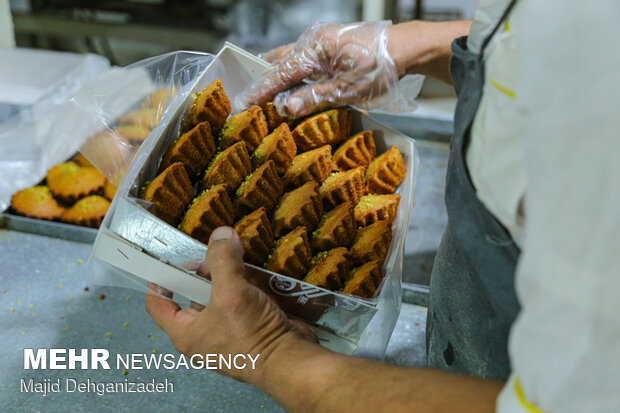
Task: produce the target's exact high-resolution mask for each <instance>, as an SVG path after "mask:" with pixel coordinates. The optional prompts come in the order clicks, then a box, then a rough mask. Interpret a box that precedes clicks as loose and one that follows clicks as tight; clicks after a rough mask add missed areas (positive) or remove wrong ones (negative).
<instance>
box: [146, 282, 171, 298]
mask: <svg viewBox="0 0 620 413" xmlns="http://www.w3.org/2000/svg"><path fill="white" fill-rule="evenodd" d="M146 293H147V294H156V295H161V296H164V297H167V298H172V294H173V293H172V291H170V290H167V289H165V288H164V287H161V286H159V285H157V284H154V283H151V282H150V283H147V286H146Z"/></svg>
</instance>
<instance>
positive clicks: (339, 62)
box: [237, 21, 406, 117]
mask: <svg viewBox="0 0 620 413" xmlns="http://www.w3.org/2000/svg"><path fill="white" fill-rule="evenodd" d="M389 25H390V22H388V21H379V22H368V23H353V24H346V25H343V24H333V23H320V22H318V23H315V24H313V25H312V26H310V27H309V28H308V29H307V30H306V31H305V32H304V33H303V34H302V35H301V36H300V37H299V39H298V40H297V42H296V43H294V44H290V45H286V46H282V47H280V48H278V49H274V50H272V51H270V52H268V53H267V54H265V55H264V56H263V57H264V59H265V60H267V61H269V62H270V63H273V66H272V67H271V68H269V69H268V70H267V71H266V72H265V73H264V74H263V75H262V76H261V77H260V79H258V80H257V81H256V82H255V83H254V84H253V85H251V86H250V87H249V88H248V89H247V90H246V91H244V93H242V94H241V95H240V96H239V97H238V98H237V99H238V100H237V104H238V105H239V107H247V106H249V105H253V104H257V103H262V102H265V101H268V100H271V99H273V100H274V105H275V106H276V108H277V109H278V112H280V114H281V115H286V116H291V117H300V116H305V115H308V114H310V113H312V112H314V111H318V110H321V109H323V108H325V107H327V106H334V105H345V104H351V105H355V106H357V107H362V108H366V109H370V108H372V107H374V105H376V98H377V97H379V96H384V99H382V102H383V105H385V103H386V102H389V105H391V106H399V105H401V106H402V105H406V101H405V99H404V98H403V96H402V94H401V93H400V91H399V89H398V75H399V73H398V72H397V68H396V66H395V64H394V61H393V60H392V58H391V57H390V55H389V53H388V50H387V43H388V26H389ZM304 79H311V80H314V82H313V83H312V84H309V85H308V84H306V85H302V86H300V87H298V88H294V89H292V90H287V89H289V88H291V87H292V86H295V85H297V84H298V83H299V82H301V81H302V80H304ZM283 91H284V92H283ZM385 95H388V96H385Z"/></svg>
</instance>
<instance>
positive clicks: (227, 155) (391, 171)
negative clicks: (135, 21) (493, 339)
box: [141, 80, 405, 298]
mask: <svg viewBox="0 0 620 413" xmlns="http://www.w3.org/2000/svg"><path fill="white" fill-rule="evenodd" d="M230 111H231V105H230V101H229V99H228V97H227V96H226V93H225V92H224V90H223V88H222V84H221V82H220V81H219V80H216V81H215V82H213V83H212V84H211V85H209V86H208V87H207V88H205V89H204V90H203V91H202V92H200V93H196V95H195V96H194V100H193V102H192V103H191V107H190V108H189V113H188V115H187V117H186V124H185V128H184V132H183V133H182V134H181V136H179V137H178V138H177V139H175V140H174V141H173V142H172V143H171V144H170V146H169V147H168V149H167V151H166V152H165V154H164V155H163V157H162V159H161V162H160V169H159V173H158V175H157V176H156V177H154V178H153V180H152V181H150V182H147V183H146V184H145V185H144V187H143V188H142V191H141V197H142V198H143V199H144V200H146V201H149V202H150V203H151V204H152V208H151V211H152V212H153V213H154V214H155V215H156V216H158V217H159V218H160V219H162V220H163V221H165V222H167V223H168V224H170V225H173V226H177V227H178V228H179V229H180V230H181V231H183V232H185V233H186V234H188V235H190V236H192V237H193V238H195V239H197V240H199V241H201V242H203V243H207V242H208V240H209V236H210V235H211V232H213V230H214V229H215V228H217V227H218V226H222V225H228V226H233V227H234V228H235V230H236V231H237V233H238V234H239V236H240V238H241V241H242V243H243V246H244V248H245V255H244V257H245V260H246V261H247V262H248V263H250V264H253V265H257V266H263V267H264V268H266V269H268V270H270V271H273V272H276V273H279V274H283V275H287V276H289V277H293V278H296V279H299V280H303V281H305V282H308V283H311V284H314V285H316V286H319V287H321V288H325V289H328V290H331V291H339V292H342V293H343V294H353V295H356V296H359V297H364V298H371V297H373V295H374V294H375V292H376V290H377V288H378V287H379V284H380V283H381V280H382V273H381V268H382V266H383V262H384V260H385V258H386V256H387V252H388V250H389V246H390V242H391V239H392V231H391V224H392V221H393V220H394V217H395V215H396V211H397V208H398V203H399V201H400V196H399V195H398V194H395V193H394V192H395V191H396V189H397V187H398V185H399V184H400V182H401V181H402V180H403V178H404V176H405V166H404V162H403V158H402V155H401V154H400V152H399V151H398V148H396V147H391V148H389V149H388V150H387V151H385V152H384V153H383V154H380V155H379V156H376V155H377V154H376V148H375V143H374V140H373V135H372V132H371V131H363V132H360V133H357V134H355V135H354V136H350V128H351V113H350V112H348V111H347V110H342V109H332V110H328V111H325V112H322V113H318V114H315V115H312V116H310V117H307V118H305V119H301V120H293V119H285V118H283V117H281V116H280V115H279V114H278V113H277V111H276V110H275V108H274V107H273V105H272V104H270V103H268V104H264V105H261V106H253V107H251V108H249V109H247V110H245V111H243V112H240V113H237V114H235V115H232V116H230V117H229V115H230ZM195 189H196V191H195Z"/></svg>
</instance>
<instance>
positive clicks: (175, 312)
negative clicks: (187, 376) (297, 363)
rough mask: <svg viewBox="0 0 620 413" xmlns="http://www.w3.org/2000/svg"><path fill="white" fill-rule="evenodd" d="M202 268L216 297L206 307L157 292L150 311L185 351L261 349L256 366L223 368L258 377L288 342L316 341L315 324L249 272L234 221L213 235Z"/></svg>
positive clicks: (236, 374)
mask: <svg viewBox="0 0 620 413" xmlns="http://www.w3.org/2000/svg"><path fill="white" fill-rule="evenodd" d="M198 273H201V274H202V275H205V276H207V275H208V274H210V278H211V282H212V284H213V289H212V291H211V301H210V303H209V305H208V306H207V307H205V308H204V309H203V310H202V311H197V310H195V309H192V308H188V309H184V310H182V309H181V307H179V305H178V304H177V303H175V302H174V301H170V300H166V299H165V298H162V297H160V296H158V295H155V294H153V293H148V294H147V296H146V311H147V312H148V313H149V314H150V316H151V317H152V318H153V320H154V321H155V323H156V324H157V325H158V326H159V327H161V328H162V329H163V330H164V331H165V332H166V334H168V336H169V337H170V340H171V341H172V344H173V345H174V346H175V348H176V349H177V350H179V351H180V352H181V353H183V354H185V355H187V356H191V355H193V354H224V355H228V354H251V355H252V356H253V357H255V356H256V355H257V354H260V356H259V359H258V361H257V364H256V366H257V367H256V370H254V371H252V370H251V368H250V367H251V366H249V365H248V366H247V367H246V368H245V369H244V370H224V371H221V373H222V374H225V375H227V376H230V377H233V378H235V379H237V380H241V381H247V382H256V381H257V380H260V376H261V369H262V367H263V366H264V365H265V363H266V362H267V361H268V359H269V357H270V356H271V355H272V354H273V353H274V352H275V351H276V349H278V348H279V347H280V346H286V344H287V343H289V342H294V341H299V340H306V341H316V338H315V337H314V335H313V333H312V331H311V330H310V328H309V327H308V326H306V325H304V324H301V323H297V322H293V321H291V320H289V319H288V317H287V316H286V314H284V312H283V311H282V310H281V309H280V308H279V307H278V306H277V305H276V303H275V302H274V301H272V300H271V299H270V298H269V297H268V296H267V295H266V294H265V293H264V292H263V291H261V290H260V289H258V288H257V287H255V286H254V285H253V284H250V283H249V282H248V281H247V280H246V278H245V267H244V265H243V246H242V245H241V242H240V240H239V236H238V235H237V234H236V233H235V232H234V231H233V229H232V228H229V227H220V228H218V229H217V230H215V231H214V232H213V234H212V235H211V239H210V240H209V249H208V251H207V258H206V261H204V262H203V264H202V265H201V267H200V268H199V270H198Z"/></svg>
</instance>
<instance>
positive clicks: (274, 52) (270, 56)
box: [258, 43, 295, 63]
mask: <svg viewBox="0 0 620 413" xmlns="http://www.w3.org/2000/svg"><path fill="white" fill-rule="evenodd" d="M294 44H295V43H289V44H285V45H283V46H280V47H276V48H275V49H271V50H269V51H267V52H265V53H261V54H259V55H258V57H260V58H261V59H263V60H265V61H267V62H269V63H274V62H275V61H276V60H278V59H280V58H281V57H282V56H284V55H285V54H286V53H288V52H289V51H290V50H291V49H292V48H293V45H294Z"/></svg>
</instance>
